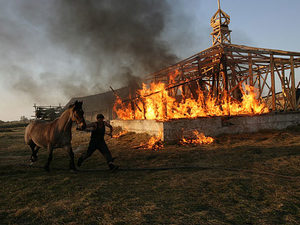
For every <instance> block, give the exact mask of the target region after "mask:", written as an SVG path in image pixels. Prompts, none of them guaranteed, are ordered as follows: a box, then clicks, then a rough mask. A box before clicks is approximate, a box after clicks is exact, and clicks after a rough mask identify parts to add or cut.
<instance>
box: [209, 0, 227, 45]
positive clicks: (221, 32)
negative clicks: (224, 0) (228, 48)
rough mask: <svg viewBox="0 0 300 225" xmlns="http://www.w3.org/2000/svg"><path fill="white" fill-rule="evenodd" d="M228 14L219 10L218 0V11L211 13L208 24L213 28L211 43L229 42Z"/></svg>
mask: <svg viewBox="0 0 300 225" xmlns="http://www.w3.org/2000/svg"><path fill="white" fill-rule="evenodd" d="M229 23H230V16H229V15H227V14H226V13H225V12H224V11H222V10H221V6H220V0H218V11H217V12H216V13H215V14H214V15H213V17H212V18H211V20H210V26H211V27H212V28H213V32H212V33H211V35H212V45H213V46H214V45H217V44H223V43H225V44H230V43H231V37H230V33H231V30H229V27H228V25H229Z"/></svg>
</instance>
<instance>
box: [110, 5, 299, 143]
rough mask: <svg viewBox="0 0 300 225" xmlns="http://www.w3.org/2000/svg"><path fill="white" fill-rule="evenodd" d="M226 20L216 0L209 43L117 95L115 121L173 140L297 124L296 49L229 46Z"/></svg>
mask: <svg viewBox="0 0 300 225" xmlns="http://www.w3.org/2000/svg"><path fill="white" fill-rule="evenodd" d="M229 23H230V17H229V16H228V15H227V14H226V13H225V12H224V11H222V10H221V8H220V3H219V7H218V10H217V12H216V13H215V14H214V15H213V17H212V19H211V26H212V29H213V31H212V33H211V35H212V47H210V48H208V49H206V50H204V51H202V52H200V53H198V54H196V55H193V56H191V57H189V58H187V59H185V60H182V61H180V62H178V63H176V64H175V65H172V66H170V67H167V68H164V69H162V70H160V71H158V72H156V73H153V74H151V75H149V76H148V77H147V80H146V82H145V84H143V88H142V89H140V90H138V91H137V92H136V93H135V95H131V96H130V98H126V99H124V98H121V97H118V98H117V99H116V102H115V104H114V111H115V112H116V114H117V116H118V118H119V119H118V120H113V121H112V123H113V125H115V126H122V127H123V128H124V129H127V130H130V131H135V132H145V131H146V132H148V133H150V134H155V135H158V134H159V133H161V136H162V139H164V140H165V141H168V140H170V141H173V140H178V139H179V138H182V137H183V136H184V135H185V134H186V133H187V134H188V133H190V132H192V131H193V130H197V131H199V132H204V133H205V134H209V135H218V134H221V133H238V132H254V131H257V130H260V129H282V128H285V127H287V126H289V125H292V124H295V123H299V122H300V115H299V113H295V112H296V111H297V110H298V109H299V100H298V99H297V98H296V90H297V88H298V87H299V84H298V85H297V84H296V79H295V76H296V75H295V68H297V67H299V66H300V53H299V52H290V51H282V50H275V49H264V48H256V47H249V46H243V45H235V44H232V43H231V35H230V33H231V30H230V29H229ZM278 90H279V91H281V92H282V95H281V96H280V98H279V95H276V91H277V92H278ZM262 97H264V98H262ZM279 111H282V112H285V113H284V114H275V112H279ZM270 112H272V113H270ZM292 112H293V113H292ZM233 116H234V117H233ZM249 116H251V117H249Z"/></svg>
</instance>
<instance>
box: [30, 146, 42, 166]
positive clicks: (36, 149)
mask: <svg viewBox="0 0 300 225" xmlns="http://www.w3.org/2000/svg"><path fill="white" fill-rule="evenodd" d="M39 149H40V147H39V146H35V148H34V150H33V151H32V155H31V161H32V162H35V161H37V159H38V152H39Z"/></svg>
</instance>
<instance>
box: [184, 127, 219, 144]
mask: <svg viewBox="0 0 300 225" xmlns="http://www.w3.org/2000/svg"><path fill="white" fill-rule="evenodd" d="M193 133H194V135H195V136H196V138H194V139H185V138H184V137H183V138H182V140H181V141H180V144H182V145H185V144H200V145H201V144H211V143H213V142H214V139H213V138H212V137H205V135H204V134H203V133H199V132H198V131H196V130H195V131H194V132H193Z"/></svg>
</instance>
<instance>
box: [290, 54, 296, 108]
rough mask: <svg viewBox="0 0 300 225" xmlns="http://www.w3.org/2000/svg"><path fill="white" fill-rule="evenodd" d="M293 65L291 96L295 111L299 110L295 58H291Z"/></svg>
mask: <svg viewBox="0 0 300 225" xmlns="http://www.w3.org/2000/svg"><path fill="white" fill-rule="evenodd" d="M290 60H291V61H290V64H291V92H292V93H291V95H292V108H293V110H296V109H297V102H296V101H297V100H296V84H295V68H294V57H293V56H291V57H290Z"/></svg>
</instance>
